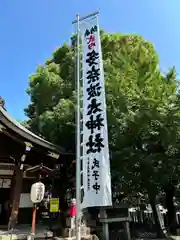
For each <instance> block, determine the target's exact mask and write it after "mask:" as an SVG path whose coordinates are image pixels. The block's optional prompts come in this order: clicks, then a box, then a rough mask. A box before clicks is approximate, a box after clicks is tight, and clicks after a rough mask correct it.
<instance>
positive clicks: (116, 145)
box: [25, 33, 180, 192]
mask: <svg viewBox="0 0 180 240" xmlns="http://www.w3.org/2000/svg"><path fill="white" fill-rule="evenodd" d="M101 35H102V36H101V41H102V50H103V60H104V72H105V86H106V98H107V116H108V131H109V146H110V151H111V156H112V173H113V175H112V176H113V181H115V182H116V183H118V184H119V187H120V188H121V189H123V191H126V192H133V191H140V192H143V191H148V189H150V188H151V191H152V190H154V191H155V192H157V191H159V189H161V188H163V187H164V186H165V185H167V184H169V183H171V184H174V183H178V181H179V178H178V175H179V165H180V164H179V159H180V158H179V156H180V154H179V149H180V148H179V138H180V134H179V133H180V131H179V129H180V125H179V123H180V107H179V106H180V104H179V103H180V102H179V101H180V98H179V94H178V81H177V79H176V71H175V68H172V69H170V70H169V72H168V73H167V74H163V73H162V72H161V71H160V69H159V58H158V55H157V53H156V51H155V49H154V46H153V45H152V44H151V43H150V42H148V41H145V40H144V39H143V38H142V37H140V36H137V35H132V34H129V35H121V34H105V33H102V34H101ZM74 66H75V52H74V47H73V45H72V46H69V45H67V44H64V45H63V46H62V47H60V48H58V49H57V50H56V51H55V52H54V53H53V56H52V58H51V59H50V60H47V61H46V63H45V64H44V65H43V66H39V67H38V68H37V70H36V73H35V74H33V75H32V76H31V77H30V80H29V88H28V90H27V93H28V94H29V96H30V98H31V103H30V105H29V106H28V107H27V108H26V109H25V113H26V115H27V116H28V117H29V120H28V122H27V124H28V126H29V127H30V129H31V130H32V131H33V132H35V133H37V134H39V135H41V136H43V137H45V138H46V139H47V140H49V141H52V142H53V143H55V144H57V145H61V146H63V147H64V148H65V149H66V150H67V151H73V152H74V151H75V103H76V101H75V96H76V93H75V78H74V75H75V73H74V69H75V68H74Z"/></svg>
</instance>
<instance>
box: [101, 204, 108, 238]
mask: <svg viewBox="0 0 180 240" xmlns="http://www.w3.org/2000/svg"><path fill="white" fill-rule="evenodd" d="M100 219H103V221H102V235H103V239H104V240H109V225H108V222H107V221H106V220H107V213H106V210H105V209H104V208H103V207H102V208H101V209H100Z"/></svg>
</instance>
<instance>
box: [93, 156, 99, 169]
mask: <svg viewBox="0 0 180 240" xmlns="http://www.w3.org/2000/svg"><path fill="white" fill-rule="evenodd" d="M99 167H100V166H99V161H98V160H97V159H96V158H94V160H93V165H92V167H91V169H92V170H93V169H94V168H99Z"/></svg>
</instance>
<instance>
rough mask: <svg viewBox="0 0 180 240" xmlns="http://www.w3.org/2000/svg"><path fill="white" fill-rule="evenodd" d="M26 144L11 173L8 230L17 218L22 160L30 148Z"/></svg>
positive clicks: (21, 180) (13, 225) (21, 178)
mask: <svg viewBox="0 0 180 240" xmlns="http://www.w3.org/2000/svg"><path fill="white" fill-rule="evenodd" d="M28 145H29V144H26V149H25V153H24V154H23V155H22V157H21V159H20V161H18V162H17V163H16V165H15V169H14V174H13V179H12V181H13V183H12V188H13V189H12V190H11V194H12V196H11V199H12V200H11V201H12V202H11V203H10V204H11V206H10V207H11V213H10V218H9V223H8V230H10V229H13V228H14V227H15V225H16V223H17V220H18V213H19V202H20V196H21V190H22V184H23V167H24V161H25V159H26V156H27V153H28V152H29V151H30V150H31V148H30V147H29V146H28Z"/></svg>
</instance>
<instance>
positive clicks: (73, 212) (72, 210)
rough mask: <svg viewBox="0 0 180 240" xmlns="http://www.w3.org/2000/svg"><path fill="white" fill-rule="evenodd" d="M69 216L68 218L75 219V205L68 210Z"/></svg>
mask: <svg viewBox="0 0 180 240" xmlns="http://www.w3.org/2000/svg"><path fill="white" fill-rule="evenodd" d="M69 215H70V217H75V216H76V205H72V206H71V207H70V209H69Z"/></svg>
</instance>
